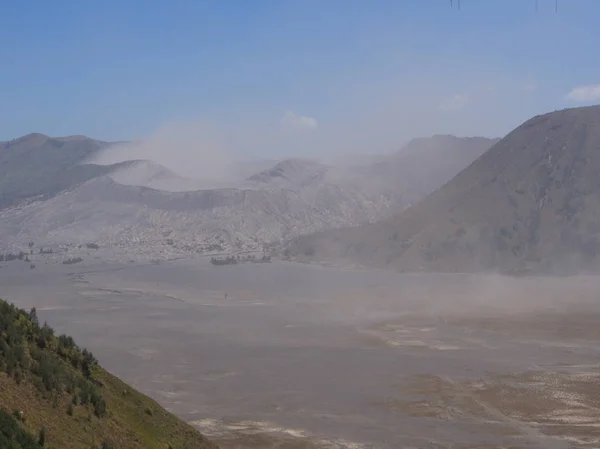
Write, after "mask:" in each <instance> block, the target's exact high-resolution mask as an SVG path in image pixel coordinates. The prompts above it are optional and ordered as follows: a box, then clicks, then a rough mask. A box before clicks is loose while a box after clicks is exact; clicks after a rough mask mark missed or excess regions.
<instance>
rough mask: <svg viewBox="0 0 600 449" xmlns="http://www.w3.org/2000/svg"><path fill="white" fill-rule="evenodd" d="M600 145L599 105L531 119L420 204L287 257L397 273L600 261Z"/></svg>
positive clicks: (295, 247) (553, 267)
mask: <svg viewBox="0 0 600 449" xmlns="http://www.w3.org/2000/svg"><path fill="white" fill-rule="evenodd" d="M598 149H600V106H589V107H583V108H569V109H563V110H559V111H554V112H550V113H547V114H541V115H538V116H535V117H533V118H531V119H529V120H527V121H526V122H524V123H523V124H522V125H520V126H519V127H517V128H516V129H515V130H513V131H511V132H510V133H509V134H508V135H507V136H506V137H504V138H503V139H502V140H501V141H500V142H498V143H497V144H495V145H494V146H492V148H490V149H489V150H488V151H487V152H486V153H485V154H483V155H482V156H481V157H479V158H478V159H476V160H475V161H474V162H473V163H472V164H470V165H469V166H468V167H467V168H465V169H464V170H462V171H461V172H459V173H458V174H457V175H456V176H455V177H454V178H453V179H452V180H450V181H449V182H448V183H446V184H445V185H444V186H442V187H440V188H439V189H437V190H436V191H435V192H433V193H432V194H431V195H429V196H427V197H426V198H425V199H424V200H423V201H421V202H420V203H419V204H417V205H415V206H413V207H411V208H409V209H407V210H406V211H404V212H402V213H400V214H399V215H397V216H394V217H391V218H388V219H385V220H382V221H381V222H378V223H374V224H369V225H366V226H364V227H358V228H349V229H344V230H337V231H327V232H324V233H321V234H317V235H313V236H306V237H299V238H298V239H297V240H295V241H294V242H292V243H291V244H290V245H289V246H288V247H287V249H286V254H287V256H288V257H291V258H295V259H297V260H307V261H308V260H323V261H332V260H338V261H344V260H345V261H346V262H348V263H356V264H360V265H365V266H377V267H385V268H392V269H396V270H399V271H423V270H424V271H495V270H497V271H503V272H506V271H511V270H516V271H529V270H534V271H545V272H546V271H551V272H563V271H565V272H571V271H573V270H575V271H578V269H582V268H583V267H591V266H596V265H597V264H598V255H599V254H600V245H599V244H598V238H599V236H598V230H600V227H598V226H597V225H596V223H597V222H599V220H600V217H599V216H598V212H597V211H600V204H597V203H598V201H597V197H598V195H597V193H598V189H599V183H598V182H597V181H594V179H595V178H594V176H593V170H591V169H590V167H594V168H600V156H599V153H600V152H599V151H597V150H598ZM586 202H587V203H588V204H585V203H586ZM575 229H576V230H575Z"/></svg>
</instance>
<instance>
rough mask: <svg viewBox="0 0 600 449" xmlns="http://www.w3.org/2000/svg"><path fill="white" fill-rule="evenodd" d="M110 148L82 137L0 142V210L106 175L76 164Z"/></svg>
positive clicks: (100, 169) (31, 136)
mask: <svg viewBox="0 0 600 449" xmlns="http://www.w3.org/2000/svg"><path fill="white" fill-rule="evenodd" d="M109 145H110V144H109V143H107V142H102V141H99V140H94V139H89V138H87V137H83V136H69V137H58V138H51V137H48V136H45V135H43V134H28V135H26V136H23V137H19V138H18V139H13V140H11V141H9V142H0V209H1V208H3V207H7V206H11V205H14V204H16V203H18V202H19V201H22V200H26V199H28V198H31V197H35V196H43V197H49V196H51V195H53V194H55V193H57V192H59V191H61V190H63V189H65V188H68V187H72V186H73V185H76V184H78V183H81V182H84V181H86V180H88V179H91V178H93V177H96V176H99V175H100V174H104V173H106V172H107V170H106V168H104V167H101V166H92V167H91V168H90V167H82V166H80V165H79V164H81V163H83V162H84V161H85V160H86V159H87V158H89V157H91V156H92V155H94V154H95V153H96V152H98V151H99V150H101V149H103V148H106V147H107V146H109Z"/></svg>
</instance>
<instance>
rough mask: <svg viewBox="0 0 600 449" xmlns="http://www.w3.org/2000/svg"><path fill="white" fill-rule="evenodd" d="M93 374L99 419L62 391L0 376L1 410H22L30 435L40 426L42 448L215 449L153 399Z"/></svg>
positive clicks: (96, 371) (103, 375)
mask: <svg viewBox="0 0 600 449" xmlns="http://www.w3.org/2000/svg"><path fill="white" fill-rule="evenodd" d="M92 376H93V379H94V381H95V383H96V384H98V385H100V387H99V391H100V393H101V395H102V397H103V398H104V400H105V401H106V405H107V411H106V414H105V415H104V416H103V417H102V418H98V417H97V416H96V415H95V414H94V411H93V407H92V406H91V404H87V405H81V404H79V405H76V406H73V408H72V409H73V414H72V416H70V415H69V414H68V413H67V410H68V408H69V404H70V403H71V400H72V395H71V394H68V393H67V392H65V391H59V392H51V393H50V394H49V393H47V392H40V390H39V388H36V386H35V385H34V384H33V382H31V381H30V379H28V378H26V379H25V380H23V381H21V382H19V383H17V382H16V381H15V380H14V379H13V377H11V376H8V375H7V374H6V373H4V372H0V408H4V409H6V410H7V411H8V412H9V413H11V412H12V411H13V410H20V411H22V412H23V417H24V424H23V425H24V426H25V428H26V429H27V430H28V431H29V432H30V433H31V434H32V435H33V436H36V438H37V435H38V432H39V430H40V429H41V428H42V427H44V428H45V429H46V431H47V433H46V444H45V447H46V448H56V449H59V448H60V449H79V448H82V449H90V448H100V447H101V445H102V443H103V442H111V443H112V444H113V447H114V448H115V449H128V448H131V449H133V448H150V449H153V448H156V449H158V448H161V449H168V448H172V449H188V448H190V449H191V448H197V449H212V448H216V447H217V446H216V445H214V444H213V443H211V442H210V441H208V440H207V439H206V438H205V437H203V436H202V435H201V434H200V433H199V432H198V431H197V430H195V429H194V428H193V427H192V426H190V425H188V424H186V423H184V422H183V421H181V420H179V419H178V418H176V417H175V416H173V415H171V414H170V413H168V412H167V411H166V410H165V409H163V408H162V407H161V406H160V405H158V404H157V403H156V402H155V401H153V400H152V399H150V398H148V397H146V396H144V395H142V394H141V393H139V392H137V391H136V390H134V389H133V388H131V387H130V386H128V385H127V384H125V383H124V382H122V381H121V380H119V379H118V378H116V377H115V376H112V375H111V374H109V373H108V372H106V371H105V370H104V369H102V368H101V367H100V366H97V365H96V366H94V367H93V368H92Z"/></svg>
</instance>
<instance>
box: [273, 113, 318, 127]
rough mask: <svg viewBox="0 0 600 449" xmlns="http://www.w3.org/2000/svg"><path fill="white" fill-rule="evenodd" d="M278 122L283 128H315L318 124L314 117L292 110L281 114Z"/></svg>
mask: <svg viewBox="0 0 600 449" xmlns="http://www.w3.org/2000/svg"><path fill="white" fill-rule="evenodd" d="M280 123H281V126H282V127H283V128H284V129H316V128H317V127H318V126H319V124H318V123H317V120H316V119H315V118H313V117H308V116H305V115H299V114H296V113H295V112H294V111H287V112H286V113H285V114H283V117H282V118H281V122H280Z"/></svg>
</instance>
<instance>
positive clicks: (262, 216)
mask: <svg viewBox="0 0 600 449" xmlns="http://www.w3.org/2000/svg"><path fill="white" fill-rule="evenodd" d="M461 143H464V148H463V146H462V145H461ZM492 143H493V141H491V140H489V139H483V138H468V139H461V138H456V137H452V136H435V137H433V138H431V139H417V140H415V141H413V142H411V143H410V144H409V145H408V146H407V147H406V148H404V149H403V150H401V151H400V152H398V153H396V154H392V155H385V156H382V157H379V158H376V159H369V160H368V161H365V163H363V164H358V165H340V166H331V165H325V164H321V163H318V162H315V161H310V160H304V159H287V160H283V161H279V162H277V163H275V164H274V165H271V166H270V167H265V165H266V163H265V161H255V162H254V163H239V164H237V165H236V166H235V167H234V169H235V171H236V173H238V174H239V175H241V174H244V172H245V170H249V168H251V167H254V168H260V170H259V171H258V172H254V173H253V174H251V175H249V176H246V177H245V179H240V180H239V181H237V182H232V181H231V180H229V181H226V182H223V185H216V184H215V183H211V185H206V184H204V183H203V182H201V181H200V180H195V179H189V178H184V177H182V176H179V175H178V174H176V173H174V172H172V171H170V170H168V169H167V168H165V167H163V166H161V165H159V164H157V163H155V162H152V161H147V160H136V161H124V162H119V163H117V164H112V165H95V164H89V163H86V162H87V161H90V160H95V159H96V158H94V156H95V155H96V154H98V153H99V152H101V151H102V150H103V149H105V148H107V146H109V145H110V144H108V143H105V142H99V141H95V140H92V139H87V138H85V137H82V136H75V137H69V138H49V137H47V136H42V135H29V136H25V137H23V138H20V139H16V140H15V141H13V142H11V143H9V144H4V145H3V147H2V149H1V150H0V157H2V158H3V161H5V165H4V166H3V170H5V172H6V173H10V176H11V178H10V179H12V181H10V180H8V181H7V180H4V181H5V182H6V185H7V186H9V188H7V190H6V194H5V193H4V191H3V197H2V198H3V203H1V204H0V242H1V243H2V244H3V246H7V247H11V248H14V247H22V246H23V245H24V244H26V243H27V242H29V241H35V242H38V243H39V244H41V245H58V244H68V243H75V244H81V243H88V242H95V243H97V244H100V245H101V246H103V247H111V246H115V247H121V248H130V249H132V251H134V248H135V249H137V250H139V251H140V252H143V253H144V254H146V255H149V254H151V255H152V257H157V258H160V257H163V256H165V255H166V254H174V253H178V252H189V251H195V252H200V253H207V252H208V253H211V252H237V251H257V250H262V249H263V246H264V245H265V244H281V243H282V242H284V241H286V240H288V239H292V238H295V237H297V236H300V235H304V234H308V233H313V232H318V231H321V230H326V229H332V228H340V227H347V226H357V225H361V224H365V223H371V222H374V221H377V220H380V219H382V218H385V217H388V216H390V215H392V214H394V213H397V212H399V211H401V210H404V209H405V208H406V207H408V206H410V205H411V204H412V203H414V202H416V201H418V200H420V199H421V198H423V197H424V196H425V195H427V194H428V193H429V192H430V191H431V190H433V189H435V188H436V187H438V186H439V185H441V183H443V182H445V181H446V180H448V179H450V178H451V177H452V176H454V175H455V174H456V173H457V172H458V171H459V170H460V169H461V168H463V167H464V166H466V165H468V164H469V163H470V162H472V161H473V160H474V159H475V158H476V157H477V156H478V155H479V154H481V153H483V152H484V151H485V150H486V149H488V148H489V146H491V145H492ZM29 160H32V161H33V162H32V163H31V164H29V163H28V162H27V161H29ZM42 161H43V162H44V163H43V164H42V163H41V162H42Z"/></svg>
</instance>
